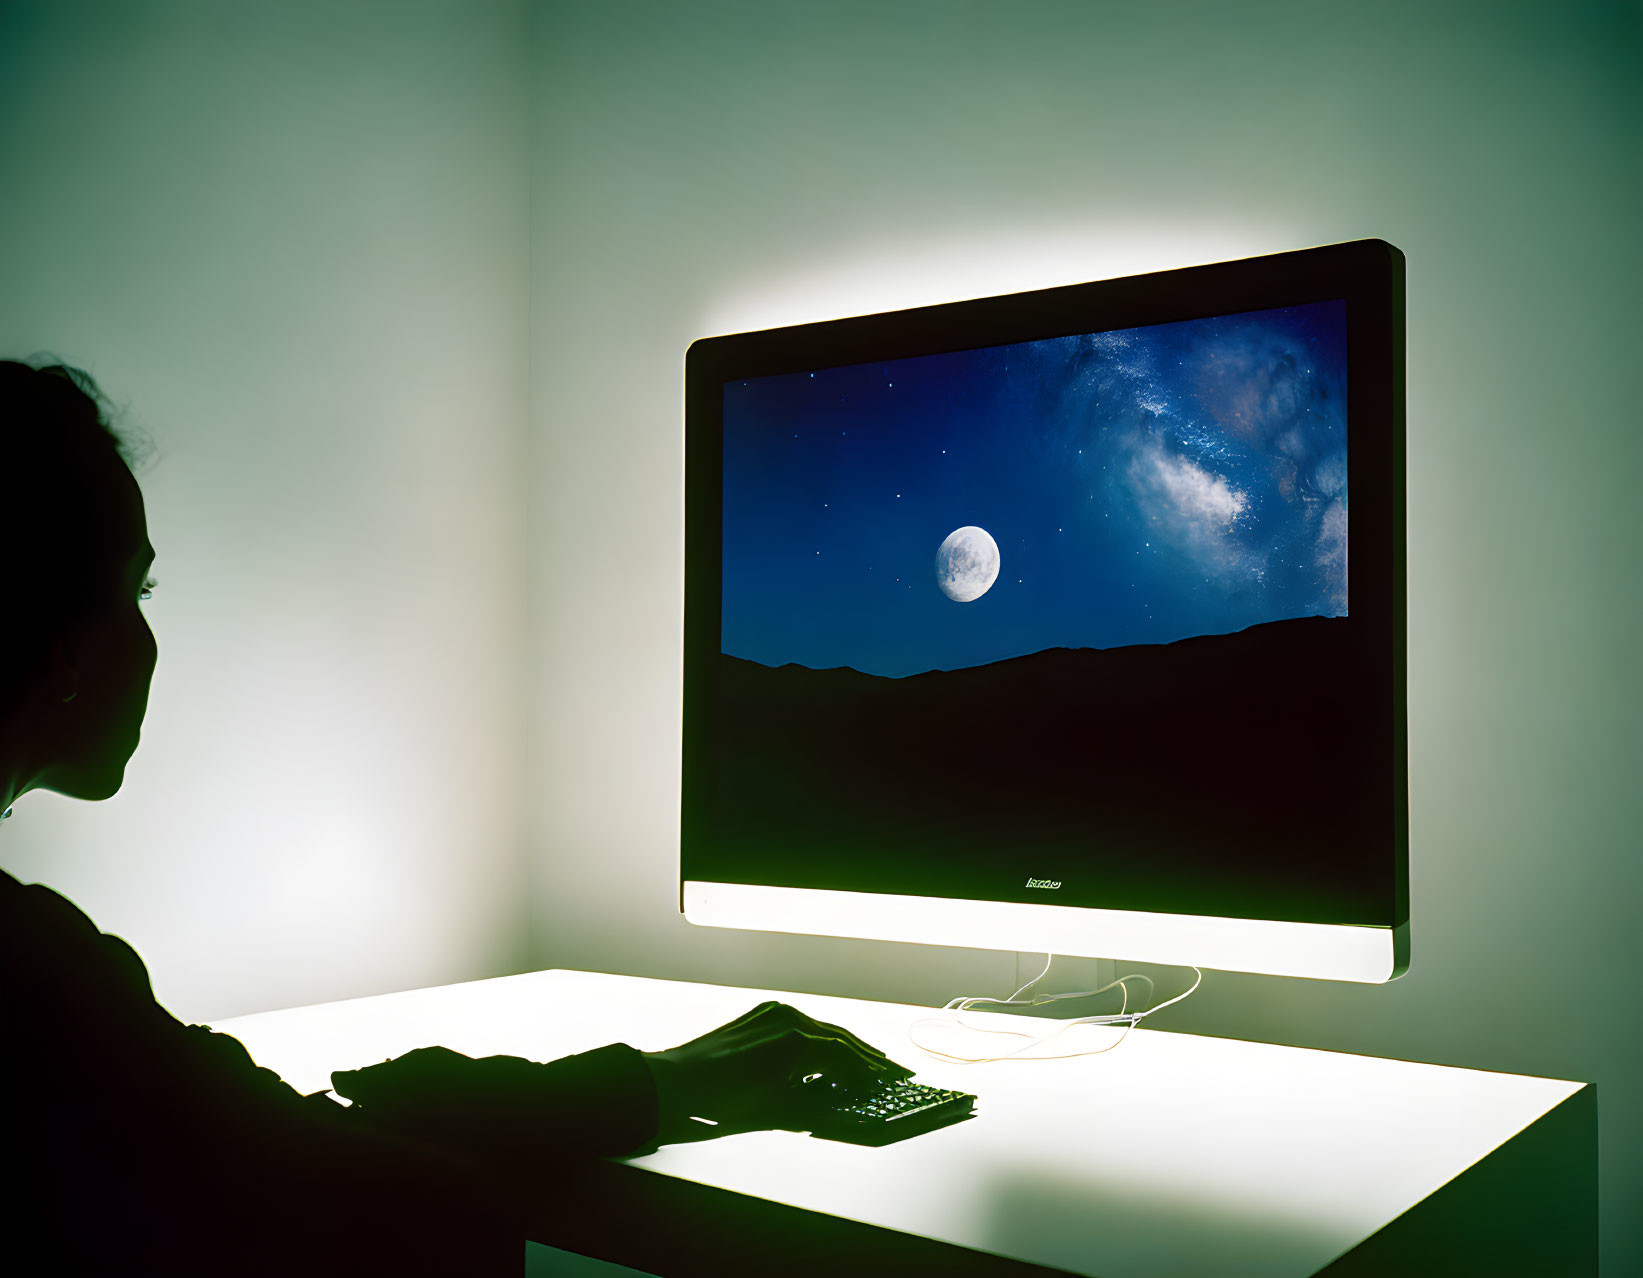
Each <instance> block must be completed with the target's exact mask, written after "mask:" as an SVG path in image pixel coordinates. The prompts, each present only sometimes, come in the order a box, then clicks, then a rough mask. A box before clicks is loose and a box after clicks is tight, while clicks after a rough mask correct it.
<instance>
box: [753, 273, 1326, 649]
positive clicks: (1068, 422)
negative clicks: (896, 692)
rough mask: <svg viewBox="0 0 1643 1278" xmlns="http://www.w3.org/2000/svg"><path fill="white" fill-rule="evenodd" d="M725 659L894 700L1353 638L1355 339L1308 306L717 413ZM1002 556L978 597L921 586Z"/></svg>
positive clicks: (828, 377)
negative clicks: (1317, 622)
mask: <svg viewBox="0 0 1643 1278" xmlns="http://www.w3.org/2000/svg"><path fill="white" fill-rule="evenodd" d="M724 439H725V499H724V500H725V505H724V534H725V544H724V611H723V630H722V647H723V650H724V651H725V652H727V653H729V654H731V655H733V656H738V657H743V658H746V659H749V660H753V661H758V662H760V663H762V664H764V665H769V666H780V665H783V664H786V663H788V662H797V663H799V664H801V665H806V666H810V667H812V668H816V669H823V668H829V667H833V666H850V667H853V668H855V669H857V670H862V671H866V672H868V673H872V674H882V675H891V676H903V675H909V674H916V673H919V672H922V671H926V670H932V669H957V668H960V667H964V666H971V665H980V664H985V663H988V662H992V661H997V660H1001V659H1003V658H1007V657H1015V656H1023V655H1026V654H1028V653H1031V652H1038V651H1041V650H1043V649H1045V648H1052V647H1068V648H1086V647H1089V648H1110V647H1117V646H1121V645H1126V644H1136V643H1168V642H1171V641H1173V640H1176V639H1181V638H1185V637H1187V636H1190V635H1199V634H1223V633H1229V632H1231V631H1235V630H1241V629H1243V628H1244V627H1246V626H1249V625H1254V624H1256V623H1258V622H1263V621H1275V620H1280V619H1283V618H1289V617H1304V616H1312V615H1323V616H1344V615H1346V613H1347V482H1346V480H1347V466H1346V460H1347V448H1346V444H1347V423H1346V313H1345V305H1344V303H1342V302H1338V301H1337V302H1319V303H1315V304H1312V305H1309V306H1303V307H1294V308H1288V309H1284V310H1274V311H1258V312H1250V313H1245V314H1240V315H1233V316H1222V317H1218V318H1211V319H1201V320H1191V321H1186V322H1182V323H1177V324H1165V325H1156V326H1153V327H1149V328H1144V329H1130V330H1125V331H1122V332H1109V333H1098V334H1089V335H1083V336H1072V337H1065V338H1056V339H1051V340H1047V341H1040V342H1032V343H1023V344H1019V345H1013V346H1004V347H993V348H987V349H981V350H973V351H962V352H956V353H953V354H948V355H935V356H926V357H921V358H918V359H911V360H900V361H895V362H892V363H880V364H857V365H851V366H849V367H842V368H817V369H814V370H806V371H804V372H800V373H791V374H783V375H780V376H775V377H763V378H757V379H752V380H750V381H747V382H733V383H730V384H728V385H727V386H726V387H725V391H724ZM965 525H975V526H978V527H981V528H985V529H987V530H988V531H989V532H990V533H991V534H992V535H993V537H994V538H995V539H996V540H997V542H998V546H999V550H1000V556H1001V569H1000V572H999V576H998V581H997V584H996V585H995V586H994V588H993V589H992V590H990V591H989V592H988V593H987V594H986V595H985V596H984V597H982V598H980V599H977V600H975V601H974V602H971V603H967V604H955V603H954V602H953V601H952V600H950V599H948V598H946V597H945V596H944V595H943V593H942V592H941V590H940V589H939V588H938V587H937V585H936V583H935V581H934V578H933V574H932V573H931V571H930V564H931V560H932V557H933V556H934V554H935V552H936V549H937V548H938V547H939V546H940V545H941V542H942V540H943V538H944V537H946V535H947V534H948V533H950V532H951V531H952V530H953V529H955V528H959V527H962V526H965Z"/></svg>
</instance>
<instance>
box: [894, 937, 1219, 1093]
mask: <svg viewBox="0 0 1643 1278" xmlns="http://www.w3.org/2000/svg"><path fill="white" fill-rule="evenodd" d="M1044 959H1045V961H1044V970H1043V971H1042V972H1040V973H1039V974H1038V975H1037V976H1035V977H1033V979H1032V980H1030V981H1028V982H1027V983H1026V984H1025V985H1023V986H1022V987H1021V988H1020V989H1018V990H1017V991H1016V992H1015V993H1014V994H1012V995H1010V997H1009V998H981V997H970V998H955V999H951V1000H949V1001H948V1002H947V1004H946V1005H945V1006H944V1007H943V1008H942V1009H941V1010H942V1011H944V1012H947V1011H950V1012H952V1013H953V1021H952V1022H948V1021H945V1020H942V1019H941V1018H939V1017H933V1016H926V1017H921V1018H920V1019H918V1020H916V1021H914V1022H913V1024H912V1025H909V1026H908V1027H907V1041H908V1042H910V1043H912V1044H913V1046H914V1047H916V1048H918V1049H919V1050H920V1051H921V1052H924V1053H925V1054H926V1055H929V1056H939V1057H941V1058H942V1059H944V1060H948V1061H952V1062H954V1063H955V1064H963V1065H984V1064H990V1063H992V1062H994V1061H1006V1060H1011V1059H1013V1058H1017V1057H1021V1053H1022V1052H1025V1051H1029V1050H1030V1049H1032V1048H1034V1047H1040V1046H1042V1045H1043V1044H1045V1043H1047V1042H1049V1041H1050V1040H1051V1039H1052V1038H1055V1037H1056V1036H1057V1035H1058V1034H1062V1033H1064V1032H1065V1031H1067V1030H1069V1029H1071V1028H1072V1027H1073V1026H1074V1025H1122V1026H1123V1027H1124V1032H1123V1033H1122V1034H1120V1035H1119V1036H1118V1042H1116V1043H1109V1044H1108V1045H1107V1046H1106V1047H1095V1048H1091V1049H1089V1050H1088V1051H1083V1052H1067V1053H1064V1054H1062V1055H1059V1056H1028V1057H1023V1058H1022V1059H1025V1060H1030V1061H1057V1060H1070V1059H1072V1058H1073V1057H1075V1056H1098V1055H1100V1054H1101V1053H1102V1052H1110V1051H1112V1049H1113V1048H1115V1047H1117V1046H1118V1045H1119V1044H1120V1043H1122V1042H1123V1041H1124V1040H1125V1039H1126V1038H1128V1037H1129V1032H1130V1030H1132V1029H1133V1028H1135V1026H1136V1025H1137V1024H1139V1023H1140V1022H1141V1021H1142V1020H1144V1019H1145V1018H1146V1017H1148V1016H1151V1015H1152V1014H1153V1013H1154V1012H1157V1011H1161V1010H1162V1009H1163V1008H1166V1007H1168V1006H1169V1005H1170V1004H1171V1003H1179V1002H1180V1001H1181V1000H1182V999H1184V998H1186V997H1187V995H1188V994H1191V993H1192V992H1193V991H1194V990H1196V989H1197V988H1198V986H1199V985H1200V984H1201V983H1202V982H1203V979H1204V974H1203V972H1201V971H1199V970H1198V969H1197V968H1196V967H1195V968H1193V969H1192V970H1193V972H1194V973H1196V979H1194V981H1193V982H1192V985H1191V986H1190V987H1188V989H1187V990H1186V992H1185V993H1182V994H1177V995H1176V996H1175V997H1174V998H1172V999H1168V1000H1166V1001H1165V1002H1162V1003H1160V1004H1158V1006H1157V1007H1150V1008H1147V1009H1146V1010H1145V1011H1140V1012H1131V1011H1129V1010H1128V1009H1129V1003H1130V990H1129V985H1128V984H1127V982H1129V981H1145V982H1146V983H1147V988H1148V989H1149V990H1151V989H1152V988H1153V981H1152V978H1151V977H1150V976H1147V975H1145V974H1144V973H1141V972H1131V973H1129V974H1128V975H1126V976H1121V977H1119V978H1118V979H1117V980H1116V981H1112V982H1110V983H1109V984H1106V985H1103V986H1102V987H1101V988H1100V989H1098V990H1079V991H1076V992H1073V993H1068V994H1043V995H1040V996H1039V997H1037V998H1033V999H1022V998H1021V995H1023V994H1025V993H1026V992H1027V991H1028V990H1030V989H1032V987H1033V986H1035V985H1037V984H1038V983H1039V982H1040V981H1041V980H1043V979H1044V977H1045V976H1046V975H1048V973H1049V970H1050V965H1051V964H1052V963H1053V962H1054V961H1055V955H1053V954H1046V955H1045V956H1044ZM1113 986H1117V987H1118V989H1119V990H1120V992H1121V996H1122V998H1123V1002H1122V1004H1121V1005H1120V1007H1119V1010H1118V1011H1117V1012H1111V1013H1105V1014H1101V1015H1096V1016H1077V1017H1073V1018H1071V1019H1069V1020H1066V1021H1063V1022H1062V1024H1061V1025H1060V1027H1059V1028H1057V1029H1054V1030H1051V1031H1050V1032H1049V1033H1048V1034H1044V1035H1041V1036H1040V1035H1033V1034H1028V1033H1025V1032H1023V1031H1021V1030H1006V1029H995V1028H991V1027H988V1026H985V1025H971V1024H968V1023H967V1022H966V1021H965V1020H964V1013H965V1012H966V1011H968V1010H969V1007H970V1005H971V1004H972V1003H993V1004H995V1005H998V1006H1009V1007H1038V1006H1040V1005H1042V1004H1044V1003H1053V1002H1055V1001H1056V1000H1058V999H1064V998H1093V997H1094V996H1095V995H1098V994H1105V993H1106V992H1107V991H1108V990H1110V989H1112V988H1113ZM930 1023H935V1024H938V1025H946V1024H950V1023H951V1024H957V1025H959V1026H962V1027H963V1028H964V1029H968V1030H975V1031H977V1032H979V1033H983V1034H1008V1035H1011V1036H1013V1037H1015V1038H1026V1039H1031V1040H1032V1041H1031V1042H1029V1043H1027V1044H1026V1045H1025V1046H1023V1047H1019V1048H1017V1049H1016V1050H1015V1051H1013V1052H1006V1053H1004V1054H1003V1055H1002V1056H954V1055H953V1054H952V1053H950V1052H943V1051H941V1050H939V1049H937V1048H933V1047H926V1046H925V1045H924V1044H923V1043H920V1042H919V1041H918V1039H916V1038H914V1037H913V1029H914V1027H916V1026H919V1025H926V1024H930Z"/></svg>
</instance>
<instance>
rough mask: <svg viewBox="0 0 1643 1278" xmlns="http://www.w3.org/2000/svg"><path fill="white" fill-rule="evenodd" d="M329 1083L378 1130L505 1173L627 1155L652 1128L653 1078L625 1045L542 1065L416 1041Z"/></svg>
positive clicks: (653, 1133) (649, 1135) (344, 1072)
mask: <svg viewBox="0 0 1643 1278" xmlns="http://www.w3.org/2000/svg"><path fill="white" fill-rule="evenodd" d="M331 1081H332V1086H333V1087H334V1088H335V1090H336V1092H337V1094H338V1095H339V1096H346V1097H348V1098H349V1099H350V1100H352V1101H354V1102H355V1103H356V1106H357V1108H358V1109H360V1110H361V1111H362V1113H363V1115H364V1116H365V1117H366V1118H367V1119H368V1120H370V1121H372V1122H373V1123H376V1124H380V1125H381V1127H382V1128H383V1129H384V1130H390V1131H394V1132H398V1133H401V1134H404V1135H408V1136H413V1137H415V1138H417V1139H420V1140H425V1141H428V1142H430V1143H433V1144H437V1145H439V1146H441V1147H443V1148H449V1149H451V1150H454V1151H456V1152H459V1153H461V1154H462V1155H464V1156H466V1157H469V1158H473V1159H475V1160H477V1161H481V1162H488V1163H494V1164H496V1165H498V1166H500V1167H504V1168H507V1169H508V1170H509V1171H510V1172H511V1171H516V1170H519V1169H522V1168H523V1169H530V1168H532V1167H540V1166H542V1165H544V1164H551V1163H553V1162H556V1161H563V1160H566V1159H579V1158H595V1157H600V1156H612V1157H619V1156H621V1155H623V1154H631V1153H633V1152H634V1151H636V1150H639V1149H641V1148H644V1147H646V1146H648V1145H649V1144H650V1143H651V1142H652V1141H653V1140H654V1138H655V1136H656V1134H657V1098H656V1087H655V1083H654V1081H653V1079H652V1076H651V1072H650V1070H649V1068H648V1067H647V1065H646V1063H645V1057H644V1055H643V1054H642V1053H640V1052H638V1051H635V1050H634V1049H633V1048H632V1047H629V1046H628V1045H627V1044H626V1043H611V1044H608V1045H607V1046H604V1047H601V1048H598V1049H596V1050H594V1051H591V1052H583V1053H581V1054H579V1055H576V1056H566V1057H562V1058H561V1059H559V1060H553V1061H547V1062H536V1061H529V1060H525V1059H523V1058H521V1057H518V1056H485V1057H481V1058H479V1059H478V1060H475V1059H473V1058H471V1057H467V1056H463V1055H461V1054H460V1053H457V1052H453V1051H451V1050H450V1049H449V1048H445V1047H424V1048H419V1049H417V1050H416V1051H414V1052H408V1053H406V1054H405V1055H404V1056H399V1057H395V1058H394V1059H393V1060H390V1061H384V1062H383V1063H382V1064H380V1065H372V1066H368V1067H367V1068H365V1069H360V1070H339V1071H337V1072H336V1073H334V1074H333V1075H332V1076H331Z"/></svg>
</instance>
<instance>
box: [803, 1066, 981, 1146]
mask: <svg viewBox="0 0 1643 1278" xmlns="http://www.w3.org/2000/svg"><path fill="white" fill-rule="evenodd" d="M806 1090H814V1091H815V1092H816V1096H815V1100H814V1107H813V1109H807V1112H806V1122H807V1124H808V1126H809V1130H810V1134H811V1135H812V1136H815V1137H819V1138H820V1139H822V1140H837V1141H844V1142H846V1143H848V1144H852V1145H890V1144H894V1143H895V1142H896V1141H899V1140H906V1139H907V1138H908V1137H910V1136H919V1135H922V1134H923V1133H925V1132H930V1131H935V1130H936V1129H937V1128H939V1127H947V1126H949V1125H951V1124H953V1123H961V1122H963V1121H964V1120H965V1119H967V1118H969V1117H971V1116H972V1115H973V1114H974V1112H975V1103H976V1098H975V1097H974V1096H972V1095H970V1094H969V1093H968V1092H953V1091H946V1090H943V1089H942V1088H939V1087H930V1086H927V1085H926V1084H924V1083H915V1082H912V1081H911V1080H908V1079H899V1080H897V1081H896V1082H893V1083H882V1084H876V1085H875V1084H870V1085H868V1086H866V1087H861V1088H852V1087H846V1086H843V1085H842V1084H839V1083H827V1082H823V1081H820V1080H818V1081H816V1082H814V1083H810V1084H806Z"/></svg>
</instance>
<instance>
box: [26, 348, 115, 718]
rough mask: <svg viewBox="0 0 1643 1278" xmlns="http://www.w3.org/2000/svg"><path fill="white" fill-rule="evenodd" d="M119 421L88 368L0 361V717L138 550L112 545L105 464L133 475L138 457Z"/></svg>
mask: <svg viewBox="0 0 1643 1278" xmlns="http://www.w3.org/2000/svg"><path fill="white" fill-rule="evenodd" d="M35 358H36V360H40V359H41V357H38V356H37V357H35ZM115 416H116V414H115V410H114V407H113V405H112V404H111V403H110V402H109V400H108V398H107V397H106V396H105V395H104V394H103V392H102V391H101V390H99V389H98V387H97V383H96V382H94V381H93V380H92V379H91V377H90V375H89V374H87V373H86V372H84V371H83V370H82V369H78V368H74V367H72V366H70V365H67V364H64V363H61V362H55V363H45V362H39V363H36V364H30V363H25V362H23V361H21V360H0V715H4V714H6V713H7V712H9V711H10V710H12V709H14V708H15V707H16V705H17V703H18V702H20V701H21V700H22V699H23V697H24V696H25V694H26V693H27V692H28V689H29V688H30V686H32V685H33V683H34V682H35V681H36V680H37V679H38V678H39V677H40V676H41V675H42V673H43V670H44V662H45V661H46V659H47V658H48V657H49V654H50V651H51V644H52V641H53V640H54V639H55V638H56V637H57V636H58V635H60V634H62V633H63V632H64V631H65V630H67V629H68V628H70V627H72V626H74V625H77V624H79V623H81V622H84V621H87V620H90V619H91V618H93V617H94V616H96V615H97V614H98V612H99V611H100V610H101V609H103V608H106V607H107V606H108V604H109V601H110V600H112V599H113V598H114V597H115V596H114V593H113V591H114V586H115V584H116V583H115V581H114V580H113V578H114V575H115V574H117V573H118V572H119V571H120V570H121V569H123V567H124V564H122V563H119V562H118V557H120V556H122V555H127V554H129V553H130V551H131V549H132V548H131V547H120V546H117V545H116V544H115V537H116V521H117V519H118V515H119V510H118V507H117V506H116V505H115V494H114V493H113V492H112V491H111V488H110V484H109V469H108V461H109V460H110V459H118V460H119V462H120V463H121V464H123V465H125V466H126V467H128V468H134V467H135V465H136V464H137V462H138V460H139V455H140V454H139V448H138V446H137V444H136V443H134V442H133V440H131V439H128V438H127V437H126V436H124V435H123V434H122V433H121V432H119V431H117V430H116V429H115V427H114V425H113V419H114V417H115ZM134 438H135V437H133V439H134Z"/></svg>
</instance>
